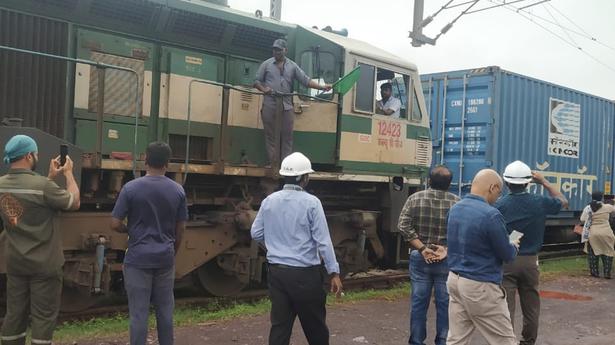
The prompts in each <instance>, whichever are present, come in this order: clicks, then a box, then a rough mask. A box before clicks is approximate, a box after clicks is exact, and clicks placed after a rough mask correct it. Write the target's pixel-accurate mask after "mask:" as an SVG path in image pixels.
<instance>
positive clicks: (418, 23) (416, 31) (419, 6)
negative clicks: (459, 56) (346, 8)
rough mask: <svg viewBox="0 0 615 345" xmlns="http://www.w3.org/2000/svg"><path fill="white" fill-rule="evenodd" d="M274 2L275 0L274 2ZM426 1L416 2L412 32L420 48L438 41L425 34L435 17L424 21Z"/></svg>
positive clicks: (411, 35) (412, 36) (413, 39)
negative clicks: (424, 30) (425, 28)
mask: <svg viewBox="0 0 615 345" xmlns="http://www.w3.org/2000/svg"><path fill="white" fill-rule="evenodd" d="M272 1H273V0H272ZM424 5H425V3H424V0H414V18H413V19H412V31H410V38H412V46H413V47H420V46H422V45H423V44H425V43H427V44H431V45H435V44H436V40H435V39H433V38H429V37H427V36H425V35H424V34H423V27H425V26H426V25H427V24H429V23H431V21H432V20H433V17H431V16H430V17H427V18H425V20H423V10H424V7H425V6H424Z"/></svg>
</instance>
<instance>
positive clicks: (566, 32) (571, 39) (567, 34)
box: [543, 6, 581, 49]
mask: <svg viewBox="0 0 615 345" xmlns="http://www.w3.org/2000/svg"><path fill="white" fill-rule="evenodd" d="M543 7H544V9H545V11H547V13H548V14H549V16H551V18H553V20H554V21H555V22H556V23H557V26H559V27H560V29H562V31H563V32H564V34H566V36H568V39H569V40H570V42H572V43H574V45H576V46H579V44H578V43H577V42H576V41H575V40H574V38H572V36H570V33H569V32H568V30H566V29H565V28H564V26H563V25H561V24H560V23H559V22H558V21H557V19H556V18H555V16H554V15H553V14H552V13H551V11H549V8H548V7H547V6H543ZM579 49H581V48H580V47H579Z"/></svg>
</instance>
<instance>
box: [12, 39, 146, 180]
mask: <svg viewBox="0 0 615 345" xmlns="http://www.w3.org/2000/svg"><path fill="white" fill-rule="evenodd" d="M0 50H8V51H12V52H17V53H24V54H30V55H37V56H42V57H47V58H51V59H56V60H63V61H67V62H73V63H82V64H85V65H90V66H94V67H96V68H101V69H103V70H104V69H106V68H110V69H115V70H120V71H125V72H129V73H133V74H134V75H135V79H136V80H137V83H136V92H135V140H134V146H133V152H132V173H133V175H134V177H135V178H136V177H137V139H138V132H139V73H138V72H137V71H136V70H134V69H132V68H128V67H123V66H116V65H110V64H106V63H102V62H96V61H91V60H85V59H77V58H71V57H67V56H61V55H54V54H48V53H43V52H38V51H34V50H27V49H20V48H15V47H9V46H5V45H0ZM98 92H102V93H104V92H105V90H98ZM99 106H100V107H101V109H104V104H103V105H99ZM98 121H102V119H97V122H98ZM99 126H100V128H98V130H99V133H97V134H98V137H97V139H96V146H97V147H96V150H97V154H99V155H100V157H97V158H99V159H100V160H101V161H102V123H100V124H99V123H97V127H99ZM99 163H100V162H99Z"/></svg>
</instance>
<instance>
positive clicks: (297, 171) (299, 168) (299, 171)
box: [280, 152, 314, 176]
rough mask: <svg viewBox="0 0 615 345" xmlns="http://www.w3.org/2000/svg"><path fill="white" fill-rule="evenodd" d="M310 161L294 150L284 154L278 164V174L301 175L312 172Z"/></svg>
mask: <svg viewBox="0 0 615 345" xmlns="http://www.w3.org/2000/svg"><path fill="white" fill-rule="evenodd" d="M313 172H314V170H312V163H311V162H310V160H309V159H308V158H307V157H306V156H305V155H304V154H303V153H301V152H294V153H291V154H290V155H288V156H286V158H284V160H283V161H282V166H280V175H282V176H301V175H305V174H310V173H313Z"/></svg>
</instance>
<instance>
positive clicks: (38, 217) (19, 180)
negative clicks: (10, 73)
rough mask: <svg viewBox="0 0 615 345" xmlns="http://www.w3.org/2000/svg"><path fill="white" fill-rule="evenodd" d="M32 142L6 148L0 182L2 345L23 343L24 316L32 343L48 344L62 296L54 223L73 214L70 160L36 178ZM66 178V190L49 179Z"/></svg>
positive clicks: (17, 140) (75, 197)
mask: <svg viewBox="0 0 615 345" xmlns="http://www.w3.org/2000/svg"><path fill="white" fill-rule="evenodd" d="M37 162H38V147H37V145H36V142H35V141H34V140H33V139H32V138H30V137H28V136H26V135H16V136H14V137H12V138H11V139H10V140H9V141H8V142H7V143H6V146H5V148H4V163H6V164H10V169H9V171H8V173H7V174H6V175H4V176H2V177H0V213H1V215H2V222H3V223H4V232H5V235H6V239H7V245H6V248H5V255H6V258H5V259H6V264H7V267H6V269H7V274H6V277H7V282H6V293H7V296H6V315H5V316H4V322H3V323H2V336H1V337H0V340H1V343H2V344H3V345H8V344H15V345H17V344H19V345H22V344H25V342H26V328H27V325H28V316H30V318H31V325H32V343H33V344H51V341H52V338H53V331H54V328H55V324H56V319H57V317H58V313H59V311H60V297H61V295H62V276H63V272H62V265H63V264H64V253H63V251H62V234H61V233H60V229H59V228H58V223H57V222H56V216H57V215H58V212H59V211H60V210H77V209H78V208H79V205H80V195H79V186H78V185H77V182H76V181H75V177H74V176H73V161H72V160H71V159H70V157H68V156H66V163H65V164H64V165H63V166H61V165H60V159H59V157H58V158H55V159H52V160H51V162H50V164H49V174H48V176H47V177H44V176H40V175H39V174H37V173H35V172H34V170H35V169H36V163H37ZM60 174H62V175H64V177H65V178H66V189H62V188H60V187H59V186H58V185H57V184H56V183H55V182H53V179H55V178H56V177H57V176H58V175H60Z"/></svg>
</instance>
